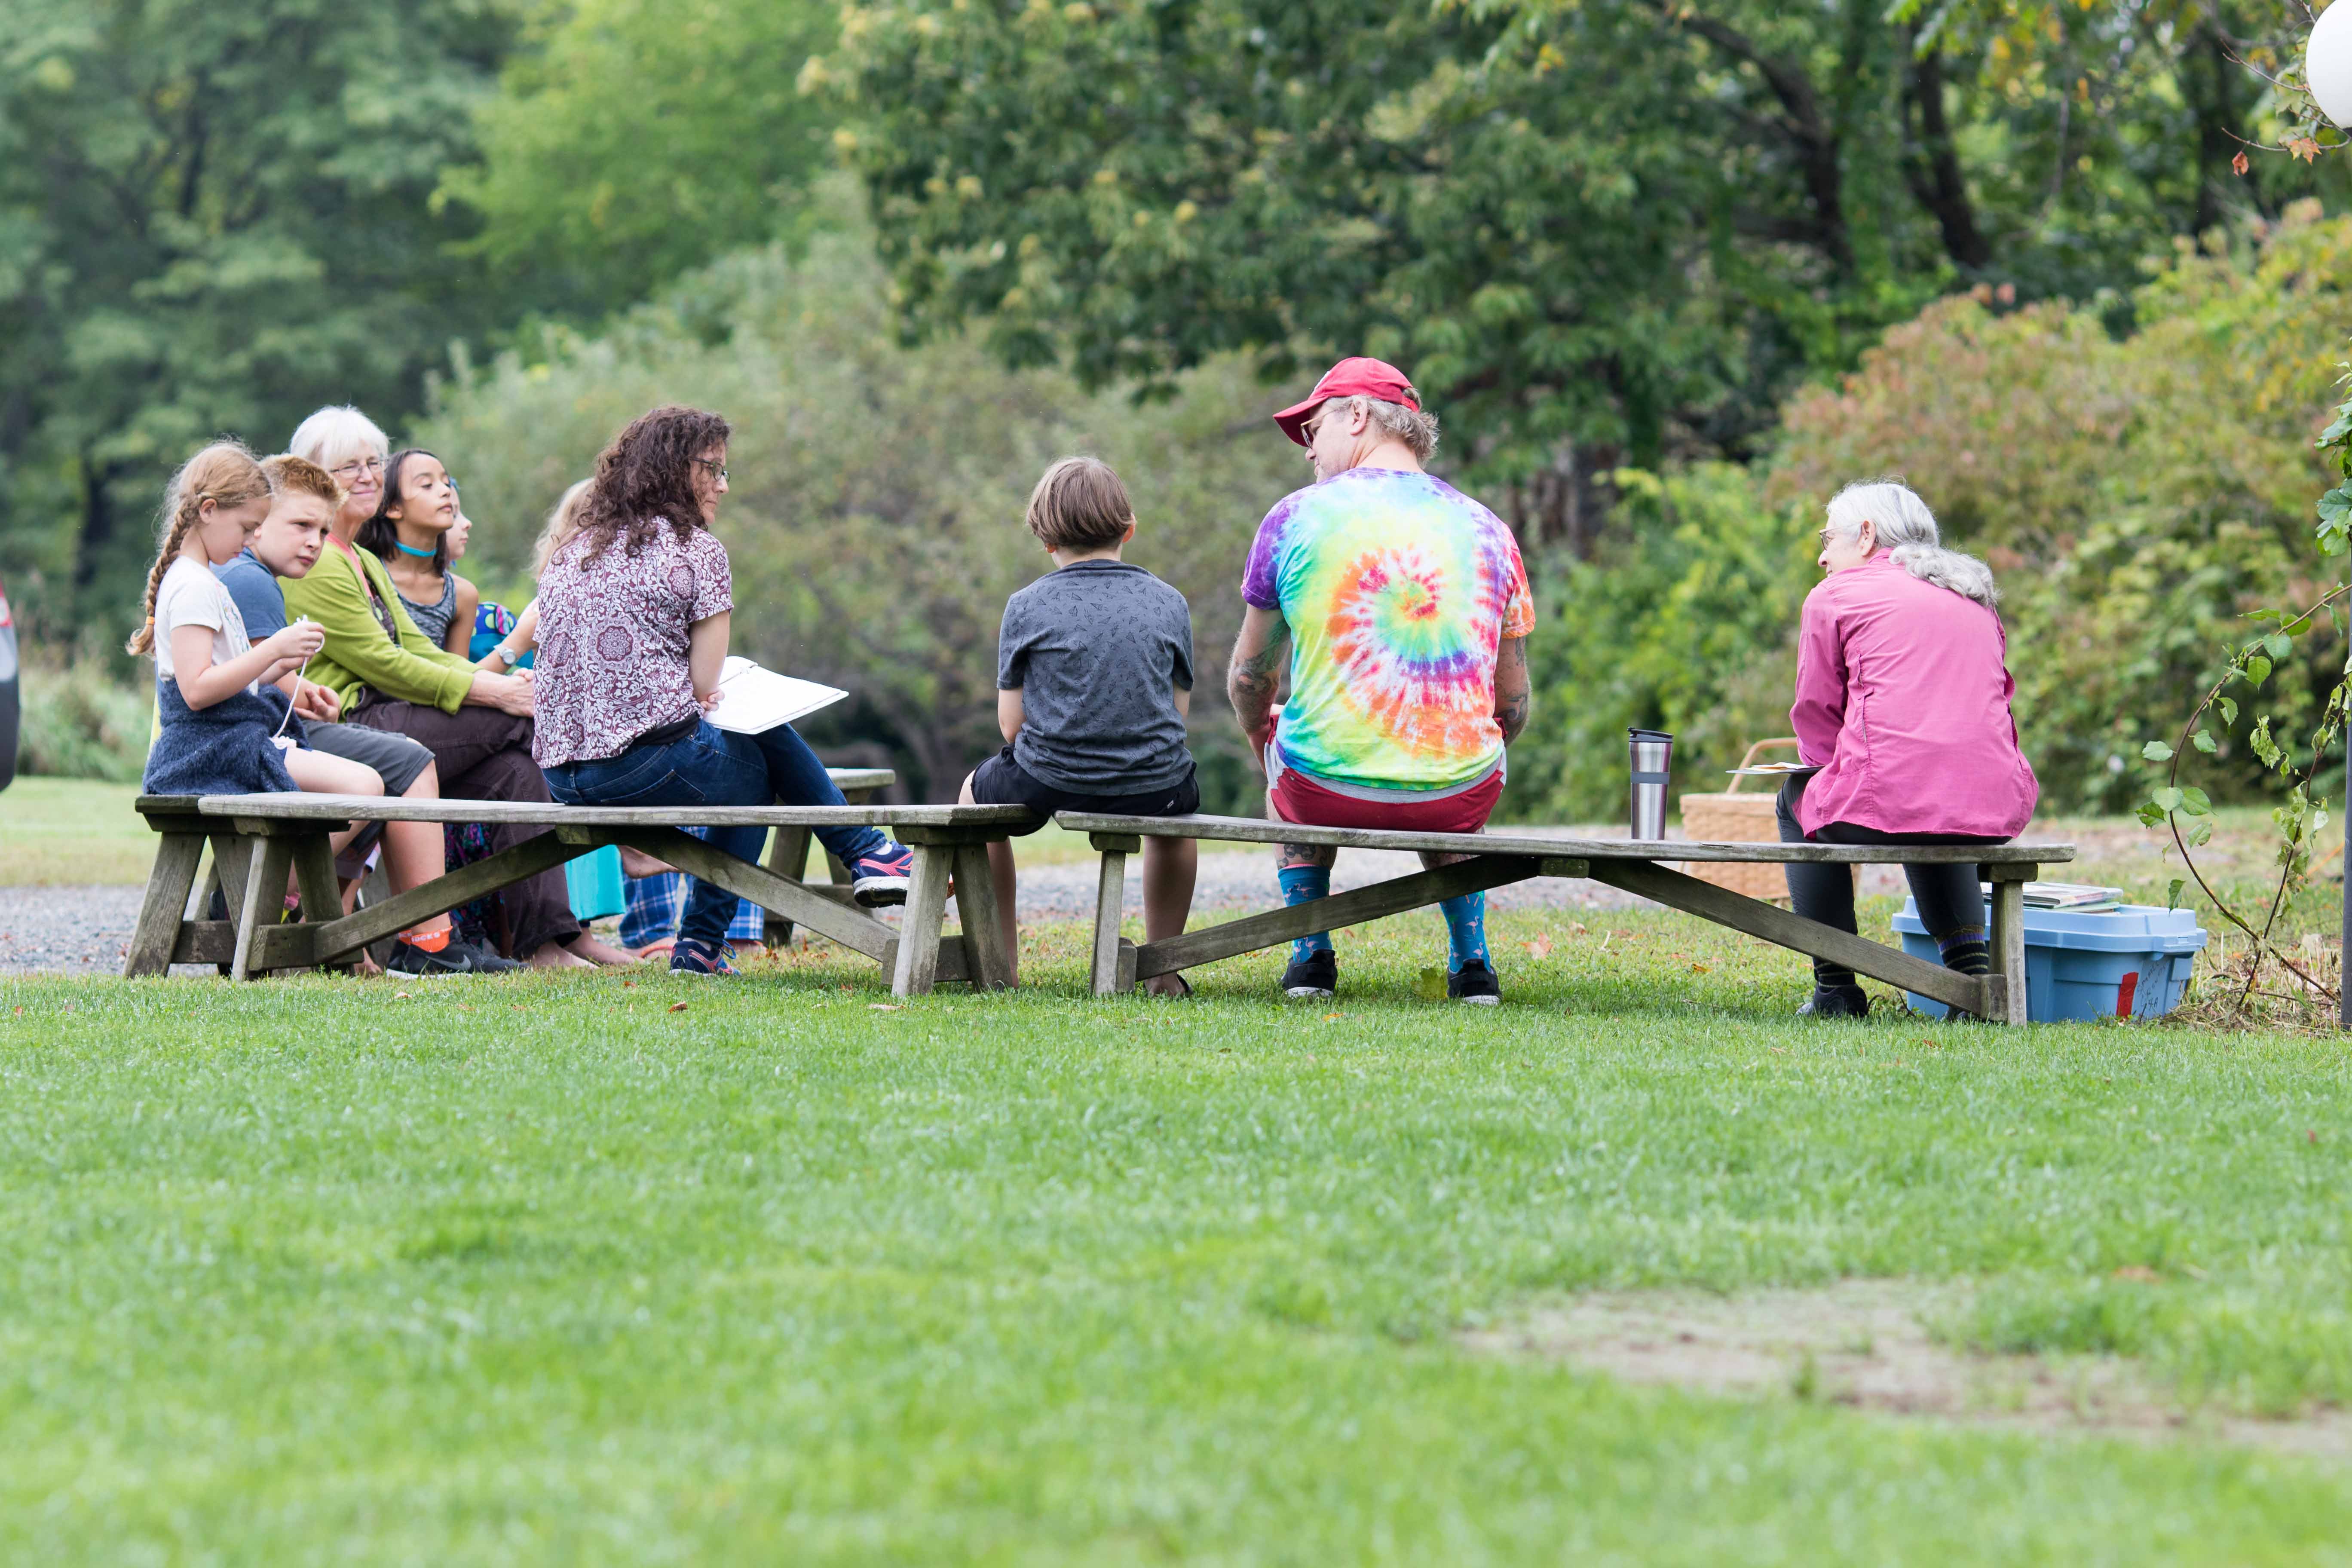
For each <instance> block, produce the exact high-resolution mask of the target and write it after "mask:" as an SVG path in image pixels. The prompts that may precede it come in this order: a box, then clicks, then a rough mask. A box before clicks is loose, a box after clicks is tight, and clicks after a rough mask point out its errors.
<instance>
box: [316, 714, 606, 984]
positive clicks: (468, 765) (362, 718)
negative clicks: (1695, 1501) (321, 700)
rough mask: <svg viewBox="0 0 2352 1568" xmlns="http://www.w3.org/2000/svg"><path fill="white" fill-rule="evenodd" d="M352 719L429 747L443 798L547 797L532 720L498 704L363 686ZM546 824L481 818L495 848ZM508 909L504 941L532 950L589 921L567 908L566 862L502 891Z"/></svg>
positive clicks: (544, 800)
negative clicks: (443, 701) (534, 752)
mask: <svg viewBox="0 0 2352 1568" xmlns="http://www.w3.org/2000/svg"><path fill="white" fill-rule="evenodd" d="M351 721H352V723H354V724H364V725H366V726H367V727H368V728H369V729H371V730H389V731H392V732H393V733H394V734H396V735H405V736H407V737H408V738H409V739H410V740H412V741H415V742H418V743H420V744H421V745H423V746H424V747H425V749H426V750H427V751H429V752H432V753H433V760H434V762H435V763H437V764H438V765H439V767H440V771H441V798H442V799H444V800H520V801H529V802H530V803H531V804H533V805H549V804H551V797H550V796H549V795H548V793H547V779H546V777H545V776H544V775H543V774H541V773H540V771H539V764H538V763H534V762H532V761H531V760H530V720H528V719H518V718H516V717H514V716H513V715H512V714H510V713H501V712H499V710H497V709H495V708H476V707H467V708H460V709H458V710H457V711H456V712H455V713H444V712H442V711H441V710H439V709H438V708H427V707H425V706H424V705H422V704H421V703H415V702H405V701H403V700H400V699H399V698H397V697H386V696H384V695H383V693H381V692H377V691H367V692H366V693H365V694H364V696H363V697H362V700H361V701H360V702H359V703H358V704H357V706H356V708H355V709H354V710H353V711H352V716H351ZM548 831H550V830H549V829H548V828H545V827H538V826H524V825H521V824H518V823H511V822H486V823H484V824H483V825H482V832H483V836H484V837H487V838H488V840H489V844H490V850H491V852H492V853H493V854H495V853H497V852H498V851H499V850H501V849H509V848H512V847H514V846H516V845H518V844H520V843H522V842H523V841H524V840H526V839H530V838H536V837H539V836H540V835H541V834H542V833H546V832H548ZM498 897H499V905H500V906H501V907H502V908H503V909H504V910H506V916H507V939H508V945H509V947H510V948H512V950H513V952H514V956H515V957H517V958H529V957H530V955H531V954H532V953H534V952H538V951H539V950H540V948H541V945H542V944H544V943H547V942H569V941H571V940H572V938H573V937H575V936H578V935H579V934H580V933H581V931H583V930H585V929H586V928H585V927H584V926H583V925H582V924H581V923H580V917H579V916H577V915H575V914H573V913H572V894H571V890H570V889H569V887H568V886H567V885H566V883H565V881H564V879H563V868H562V867H561V866H555V867H551V868H549V869H547V870H544V871H541V872H540V873H539V874H538V875H537V876H534V877H527V878H525V879H523V880H521V881H520V882H517V883H515V884H514V885H513V886H511V887H509V888H506V889H502V890H501V891H500V892H499V896H498Z"/></svg>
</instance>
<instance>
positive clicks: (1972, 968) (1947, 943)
mask: <svg viewBox="0 0 2352 1568" xmlns="http://www.w3.org/2000/svg"><path fill="white" fill-rule="evenodd" d="M1936 949H1937V952H1939V953H1940V954H1941V955H1942V956H1943V960H1944V967H1945V968H1947V969H1949V970H1952V971H1954V972H1955V973H1960V974H1990V973H1992V950H1991V949H1990V948H1989V947H1987V946H1986V945H1985V928H1984V927H1982V926H1962V927H1961V928H1960V929H1959V930H1958V931H1952V932H1949V933H1948V934H1947V935H1944V936H1939V937H1937V939H1936Z"/></svg>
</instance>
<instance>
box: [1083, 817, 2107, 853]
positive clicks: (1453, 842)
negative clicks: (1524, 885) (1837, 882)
mask: <svg viewBox="0 0 2352 1568" xmlns="http://www.w3.org/2000/svg"><path fill="white" fill-rule="evenodd" d="M1054 822H1055V826H1060V827H1064V828H1067V829H1068V830H1070V831H1071V832H1074V833H1089V834H1092V833H1125V834H1141V835H1144V836H1146V837H1160V838H1215V839H1223V840H1229V841H1231V842H1234V843H1241V844H1328V845H1332V846H1334V847H1339V848H1342V849H1400V850H1421V851H1429V852H1433V853H1437V854H1446V855H1537V856H1563V857H1569V858H1577V857H1582V858H1588V859H1595V860H1633V861H1643V860H1731V861H1801V862H1804V863H1807V864H1812V865H1819V864H1829V865H1848V866H1950V865H1965V864H1968V863H1969V862H1974V863H1976V864H1977V865H1980V866H1998V865H2002V864H2023V865H2055V864H2057V863H2059V862H2061V861H2065V860H2072V859H2073V858H2074V846H2073V845H2071V844H1713V843H1697V842H1686V841H1685V840H1683V839H1679V838H1677V839H1635V838H1565V837H1562V838H1553V837H1548V836H1537V835H1533V834H1517V835H1514V834H1508V833H1389V832H1383V831H1380V830H1377V829H1373V828H1367V827H1314V826H1307V824H1304V823H1294V822H1275V821H1271V820H1269V819H1267V818H1265V817H1261V816H1105V815H1102V814H1100V813H1097V812H1087V811H1062V812H1056V813H1055V814H1054Z"/></svg>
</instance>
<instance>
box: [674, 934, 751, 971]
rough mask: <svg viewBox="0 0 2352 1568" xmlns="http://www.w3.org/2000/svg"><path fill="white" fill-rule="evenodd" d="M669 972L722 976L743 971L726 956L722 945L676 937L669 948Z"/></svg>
mask: <svg viewBox="0 0 2352 1568" xmlns="http://www.w3.org/2000/svg"><path fill="white" fill-rule="evenodd" d="M669 972H670V973H672V974H699V975H704V976H709V977H712V978H723V977H725V976H727V975H730V974H740V973H743V972H742V971H741V970H740V969H738V968H736V967H735V965H734V963H733V962H732V961H731V960H730V959H729V958H728V956H727V949H726V948H725V947H724V946H718V945H712V944H708V943H704V942H693V941H689V940H688V939H687V938H685V937H680V938H678V939H677V942H675V943H674V944H673V945H672V946H671V948H670V950H669Z"/></svg>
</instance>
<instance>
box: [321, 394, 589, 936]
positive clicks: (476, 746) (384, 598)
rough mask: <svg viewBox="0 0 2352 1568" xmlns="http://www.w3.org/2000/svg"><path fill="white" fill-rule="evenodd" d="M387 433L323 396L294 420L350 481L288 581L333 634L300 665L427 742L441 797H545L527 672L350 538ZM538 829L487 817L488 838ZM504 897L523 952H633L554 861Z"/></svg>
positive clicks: (353, 709)
mask: <svg viewBox="0 0 2352 1568" xmlns="http://www.w3.org/2000/svg"><path fill="white" fill-rule="evenodd" d="M387 445H388V443H387V442H386V441H385V440H384V435H383V431H382V430H380V429H378V428H377V427H376V425H375V422H374V421H373V420H372V419H370V418H369V417H368V416H366V415H364V414H362V413H361V412H360V411H359V410H358V409H356V408H347V407H346V408H321V409H320V410H319V411H318V412H317V413H316V414H313V415H311V416H310V417H309V418H308V419H305V420H304V421H302V423H301V425H300V426H298V427H297V428H296V430H295V432H294V439H293V443H292V449H293V453H294V455H295V456H296V457H298V458H306V459H308V460H309V461H310V462H313V463H316V464H317V465H318V466H319V467H320V468H324V469H326V470H327V472H328V473H330V474H331V475H333V476H334V477H335V479H336V480H337V481H338V482H339V483H341V485H342V487H343V491H344V497H343V501H342V504H341V507H340V508H339V509H338V510H337V511H336V514H335V521H334V523H333V524H332V526H331V529H330V531H329V534H328V539H329V547H328V548H327V550H326V551H325V552H322V553H321V554H320V557H319V563H318V565H316V566H314V567H312V568H311V570H310V574H309V575H308V576H306V577H303V578H302V579H300V580H299V582H297V581H290V580H289V582H287V583H286V584H285V594H286V607H287V609H288V610H289V612H291V613H293V614H297V615H303V616H309V617H310V619H311V620H312V621H314V622H316V623H317V624H318V625H319V626H320V628H321V629H322V630H324V631H325V633H326V634H327V641H326V646H325V647H321V648H320V650H319V652H318V654H317V655H316V656H315V657H314V658H312V659H311V661H310V667H309V668H307V669H306V670H305V671H304V674H305V675H306V676H307V677H308V678H309V679H311V680H313V681H316V682H317V683H318V684H319V685H320V686H323V687H325V688H327V689H329V690H330V691H331V692H333V693H334V695H335V698H336V700H337V701H338V702H339V703H340V704H341V710H342V714H343V717H344V719H345V720H346V721H349V722H351V723H353V724H359V725H363V726H365V727H366V728H368V729H371V730H381V731H388V732H390V733H392V734H395V735H405V736H407V737H408V738H409V739H410V740H412V741H415V742H418V743H419V744H421V745H423V746H424V747H425V749H426V750H428V751H430V752H432V753H433V759H434V762H435V763H436V765H437V766H438V767H439V769H440V773H441V794H442V795H443V796H444V797H445V798H454V799H462V800H511V801H522V802H525V803H528V804H530V805H545V804H547V803H548V799H549V796H548V793H547V781H546V779H545V777H544V776H543V775H542V774H541V773H540V771H539V765H538V763H534V762H533V761H532V760H531V755H530V742H531V712H532V709H533V706H534V703H533V692H532V689H531V684H530V680H529V679H527V678H524V677H518V676H513V675H501V674H496V673H493V672H491V671H489V670H483V669H477V668H474V666H473V665H472V664H470V663H468V662H467V660H465V659H463V658H458V657H457V655H455V654H452V653H450V652H448V651H447V650H446V649H445V648H443V647H441V645H440V643H439V642H438V641H436V639H434V638H432V637H426V636H425V634H424V633H423V632H421V631H420V630H418V629H417V626H416V622H415V619H414V618H413V617H411V616H410V615H409V613H408V611H407V609H406V608H405V607H404V605H403V604H402V603H401V599H400V595H399V593H398V591H397V590H396V589H394V586H393V583H392V579H391V577H390V576H389V575H388V574H386V572H385V570H384V565H383V562H381V561H379V560H378V559H376V557H375V556H374V555H373V554H372V553H371V552H368V551H365V550H362V549H359V548H357V547H355V546H354V544H353V543H352V536H353V534H355V533H356V532H357V531H358V529H359V526H360V524H361V523H362V522H364V521H367V520H368V519H369V518H370V517H372V516H373V515H374V514H375V511H376V510H377V509H378V507H379V505H380V504H381V502H382V500H383V489H384V486H385V485H386V483H388V482H390V481H391V479H392V474H391V471H390V468H388V466H387V463H386V452H385V447H386V446H387ZM406 456H407V455H406V454H403V457H404V458H405V457H406ZM435 468H436V471H437V469H438V465H437V464H436V465H435ZM540 831H541V830H540V829H538V828H536V827H526V826H519V825H515V824H509V823H495V822H493V823H485V824H484V825H483V833H484V837H487V838H488V840H489V845H490V848H491V849H492V850H493V851H496V850H500V849H506V848H509V847H512V846H514V845H516V844H520V843H521V842H522V841H523V840H524V839H526V838H529V837H533V836H534V835H535V834H537V833H538V832H540ZM498 900H499V906H500V908H501V910H503V912H504V913H505V916H506V923H507V945H508V947H509V950H510V951H511V952H513V954H514V956H516V957H517V958H521V959H524V960H527V961H528V962H530V963H536V964H541V965H547V966H551V967H555V966H578V965H582V964H588V963H627V962H629V955H628V954H627V953H625V952H621V951H620V950H619V949H617V948H614V947H613V946H610V945H609V944H607V943H605V942H600V941H599V940H597V939H596V938H595V937H594V936H593V935H592V934H591V933H590V932H589V931H588V928H587V927H586V926H585V925H583V924H582V923H581V921H580V920H579V918H578V917H577V916H575V915H573V914H572V900H571V896H570V894H569V892H568V891H567V890H566V889H565V886H564V879H563V871H562V868H561V867H558V868H553V869H551V870H547V871H541V872H540V873H539V874H538V875H537V876H534V877H530V878H527V879H524V880H522V881H520V882H518V883H515V884H514V885H513V886H511V887H509V888H506V889H503V890H501V891H500V892H499V894H498Z"/></svg>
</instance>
